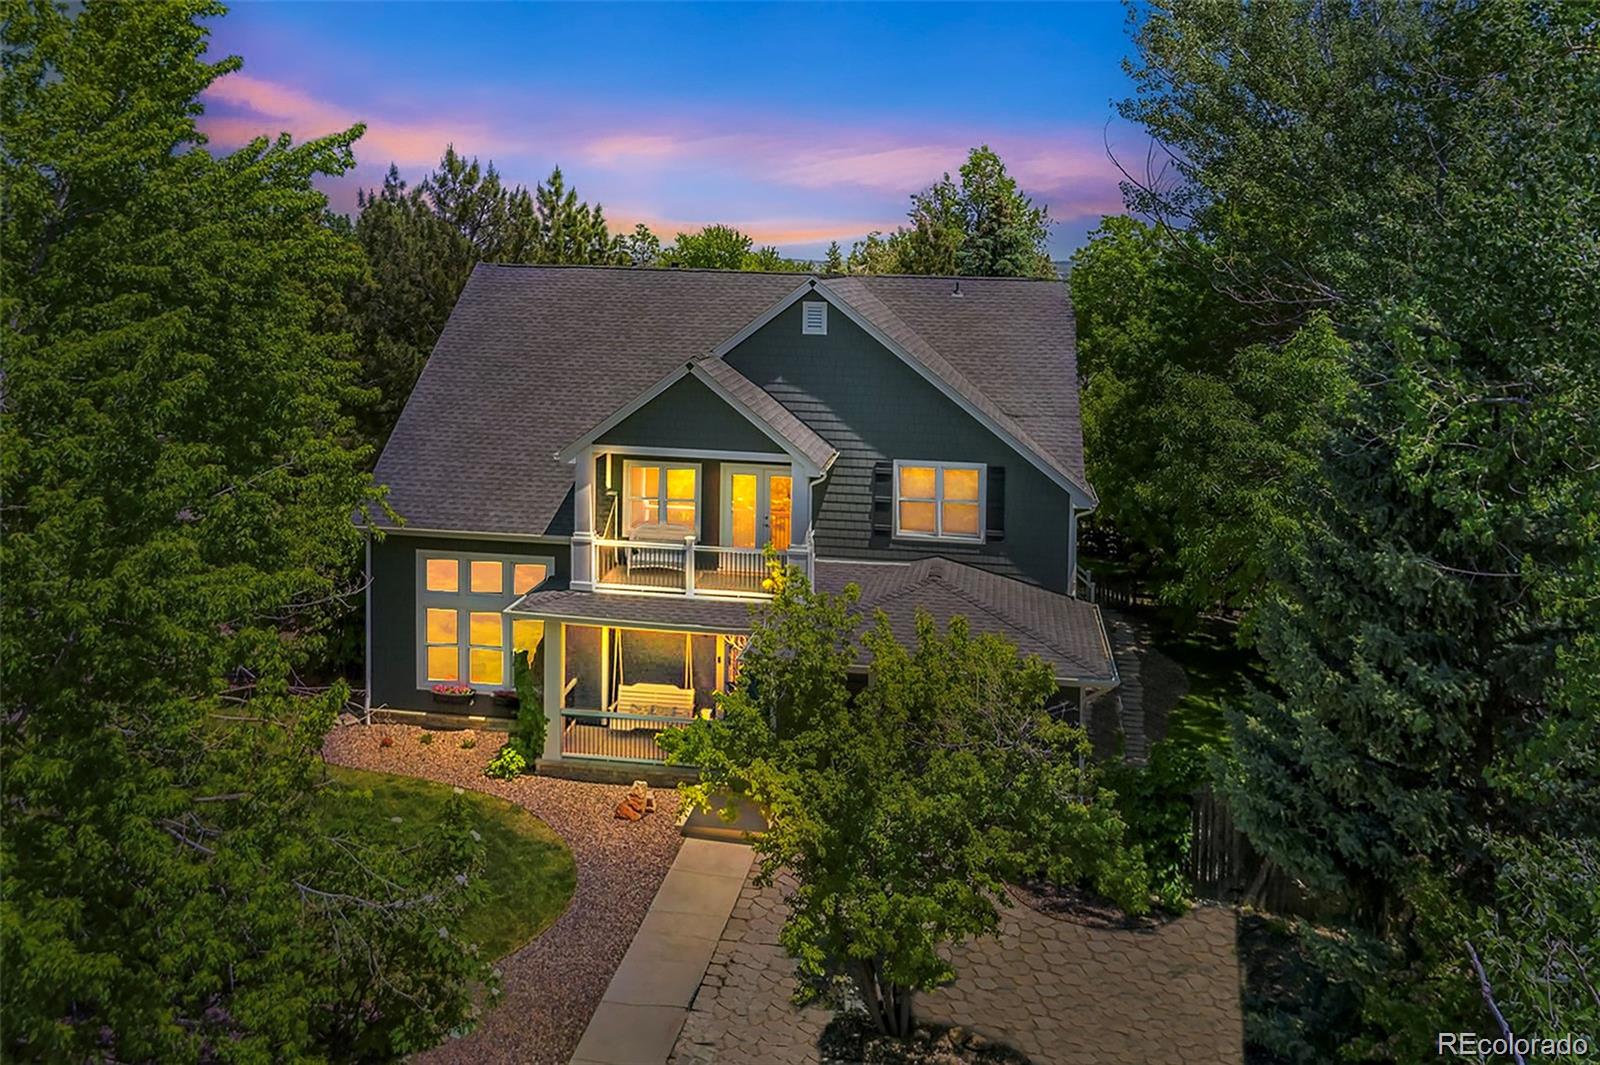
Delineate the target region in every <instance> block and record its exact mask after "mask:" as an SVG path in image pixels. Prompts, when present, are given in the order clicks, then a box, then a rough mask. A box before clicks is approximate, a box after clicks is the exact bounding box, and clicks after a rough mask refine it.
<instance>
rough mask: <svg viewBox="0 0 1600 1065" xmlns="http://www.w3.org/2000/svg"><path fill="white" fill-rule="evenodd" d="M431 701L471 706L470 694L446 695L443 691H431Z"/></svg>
mask: <svg viewBox="0 0 1600 1065" xmlns="http://www.w3.org/2000/svg"><path fill="white" fill-rule="evenodd" d="M433 701H434V702H436V703H438V704H440V705H441V706H471V705H472V696H470V695H446V694H444V693H443V692H434V693H433Z"/></svg>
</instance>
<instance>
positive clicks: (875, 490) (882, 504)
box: [872, 462, 894, 536]
mask: <svg viewBox="0 0 1600 1065" xmlns="http://www.w3.org/2000/svg"><path fill="white" fill-rule="evenodd" d="M893 534H894V463H892V462H875V463H873V464H872V535H873V536H891V535H893Z"/></svg>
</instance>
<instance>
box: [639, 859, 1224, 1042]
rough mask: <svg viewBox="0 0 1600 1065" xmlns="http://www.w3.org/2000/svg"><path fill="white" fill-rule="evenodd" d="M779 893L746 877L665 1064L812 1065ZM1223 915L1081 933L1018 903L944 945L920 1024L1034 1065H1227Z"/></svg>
mask: <svg viewBox="0 0 1600 1065" xmlns="http://www.w3.org/2000/svg"><path fill="white" fill-rule="evenodd" d="M781 890H782V885H781V884H780V885H778V886H775V887H771V888H759V887H757V886H756V885H755V882H754V871H752V874H751V878H750V879H748V880H746V882H745V887H744V891H743V892H742V893H741V895H740V898H739V901H738V902H737V903H736V904H735V906H734V910H733V914H732V916H731V917H729V919H728V923H727V926H726V928H725V930H724V932H723V936H722V939H721V941H720V942H719V943H718V945H717V949H716V952H715V953H714V955H713V956H712V960H711V964H710V967H709V968H708V969H707V971H706V976H705V979H704V981H703V982H702V983H701V985H700V990H699V993H698V994H697V995H696V996H695V1001H694V1006H693V1008H692V1009H691V1010H690V1012H689V1016H688V1019H687V1020H686V1022H685V1023H684V1026H683V1030H682V1033H681V1034H680V1035H679V1037H678V1042H677V1046H676V1047H675V1048H674V1050H673V1055H672V1057H671V1058H670V1059H669V1060H670V1061H671V1062H673V1063H675V1065H744V1063H746V1062H748V1063H751V1065H756V1063H766V1062H770V1063H774V1065H801V1063H809V1062H816V1061H818V1060H819V1056H818V1054H817V1037H818V1036H819V1035H820V1034H821V1032H822V1029H823V1027H824V1026H825V1025H826V1024H827V1021H828V1013H827V1011H826V1010H822V1009H817V1008H814V1007H813V1008H809V1009H805V1010H797V1009H795V1008H794V1007H793V1006H792V1005H790V1003H789V997H790V996H791V995H792V994H793V993H794V988H795V981H794V976H793V967H792V963H791V962H790V961H789V959H788V958H787V957H785V956H784V953H783V948H782V947H780V946H779V945H778V942H777V934H778V929H779V927H780V926H781V925H782V923H783V912H784V905H783V899H782V894H781ZM1234 923H1235V918H1234V914H1233V911H1232V910H1228V909H1224V908H1220V907H1214V906H1202V907H1199V908H1197V909H1195V910H1193V911H1191V912H1190V913H1188V914H1186V915H1185V916H1183V917H1181V918H1179V919H1178V920H1176V921H1172V922H1169V923H1167V924H1165V925H1162V926H1160V927H1157V928H1153V929H1149V930H1139V931H1123V930H1111V929H1103V928H1090V927H1085V926H1084V925H1081V924H1077V923H1074V922H1071V921H1066V920H1061V919H1058V918H1054V917H1050V916H1046V915H1045V914H1041V913H1039V912H1037V911H1036V910H1033V909H1031V908H1029V907H1028V906H1026V905H1025V904H1023V903H1021V902H1017V903H1016V904H1014V905H1013V906H1011V907H1010V908H1009V909H1008V910H1006V911H1005V912H1004V913H1003V914H1002V916H1001V929H1000V935H999V936H998V937H996V938H992V939H982V940H977V941H974V942H971V943H968V944H964V945H962V946H961V947H959V948H957V949H956V950H955V951H954V954H953V957H952V961H953V962H954V964H955V968H956V972H957V973H958V976H957V979H956V982H955V983H954V984H953V985H952V986H950V987H947V988H941V989H940V990H938V991H934V992H930V993H928V994H924V995H921V996H919V997H918V998H917V1001H916V1011H917V1015H918V1017H920V1018H921V1019H923V1020H927V1021H934V1022H938V1023H941V1024H959V1025H962V1026H964V1027H966V1028H969V1029H974V1030H977V1031H979V1032H982V1033H983V1034H985V1035H987V1036H989V1037H990V1038H993V1039H996V1040H999V1041H1001V1042H1003V1043H1007V1044H1009V1045H1010V1046H1013V1047H1015V1048H1016V1049H1018V1050H1020V1051H1022V1052H1023V1053H1025V1054H1027V1055H1028V1057H1030V1058H1031V1059H1032V1060H1033V1061H1034V1062H1035V1063H1036V1065H1080V1063H1081V1065H1124V1063H1125V1065H1148V1063H1150V1062H1158V1061H1161V1062H1166V1061H1173V1062H1176V1061H1181V1062H1184V1063H1185V1065H1238V1063H1239V1062H1240V1061H1241V1060H1242V1058H1243V1041H1244V1028H1243V1017H1242V1013H1241V1010H1240V1005H1239V963H1238V956H1237V954H1236V952H1235V949H1234Z"/></svg>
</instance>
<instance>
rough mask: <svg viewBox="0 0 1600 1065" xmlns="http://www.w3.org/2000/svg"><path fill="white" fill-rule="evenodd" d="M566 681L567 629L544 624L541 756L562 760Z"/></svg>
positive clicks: (547, 623) (560, 625)
mask: <svg viewBox="0 0 1600 1065" xmlns="http://www.w3.org/2000/svg"><path fill="white" fill-rule="evenodd" d="M566 682H567V627H566V626H565V625H563V624H562V623H561V622H559V621H555V620H550V621H546V622H545V623H544V720H545V726H544V757H545V760H546V761H551V762H559V761H560V760H561V728H562V725H563V722H562V720H561V703H562V701H563V700H562V695H561V687H562V685H564V684H565V683H566Z"/></svg>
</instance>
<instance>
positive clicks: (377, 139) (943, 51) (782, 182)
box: [201, 0, 1145, 258]
mask: <svg viewBox="0 0 1600 1065" xmlns="http://www.w3.org/2000/svg"><path fill="white" fill-rule="evenodd" d="M1127 51H1128V41H1127V33H1126V25H1125V13H1124V9H1123V8H1122V6H1121V5H1120V4H1113V3H1061V4H995V5H985V4H972V3H949V4H911V3H901V4H882V5H879V4H846V5H831V4H801V3H782V4H771V5H767V4H732V3H723V4H687V3H655V4H635V5H629V4H602V3H593V4H555V5H544V4H532V3H421V2H418V3H330V2H317V3H286V2H261V0H241V2H236V3H233V4H232V5H231V10H230V11H229V13H228V14H227V15H226V16H224V17H222V18H220V19H217V20H215V21H214V22H213V24H212V36H211V55H212V56H213V57H220V56H222V55H230V54H232V55H239V56H241V57H243V59H244V66H243V69H242V70H240V71H239V72H237V73H234V74H230V75H228V76H227V77H225V78H222V79H220V80H219V81H217V82H216V83H214V84H213V85H212V86H211V87H210V89H208V90H207V92H206V94H205V96H204V103H205V105H206V114H205V115H204V117H203V118H202V119H201V127H202V129H204V130H205V131H206V133H207V134H208V135H209V136H210V138H211V141H212V144H213V146H214V147H217V148H220V149H226V148H231V147H235V146H237V145H239V144H242V143H245V142H246V141H248V140H249V139H250V138H251V137H253V136H255V135H259V134H269V135H270V134H276V133H278V132H280V131H288V132H290V133H292V134H294V135H295V136H297V137H310V136H317V135H320V134H324V133H330V132H333V131H335V130H339V129H343V128H346V127H348V126H349V125H351V124H352V123H354V122H357V121H360V122H365V123H366V125H367V132H366V134H365V136H363V137H362V139H361V140H360V141H358V142H357V144H356V157H357V160H358V165H357V167H356V169H355V170H354V171H353V172H352V173H350V174H346V175H344V176H342V177H338V178H329V179H326V180H325V181H324V182H323V188H324V190H325V191H326V192H327V194H328V197H329V199H330V201H331V203H332V205H333V206H334V207H335V208H336V209H338V210H341V211H350V210H353V209H354V206H355V198H356V190H357V189H358V188H370V187H373V186H375V185H378V184H380V183H381V182H382V180H383V175H384V172H385V171H386V170H387V169H388V167H389V164H390V162H394V163H395V164H397V165H398V166H399V168H400V171H401V173H402V175H403V176H404V177H406V179H407V180H408V181H411V182H413V183H414V182H416V181H418V180H420V179H421V178H422V177H424V176H425V175H426V174H427V173H428V172H429V170H431V169H432V167H433V165H434V164H435V163H436V162H437V161H438V158H439V156H440V154H441V153H442V152H443V150H444V147H445V145H446V144H454V145H455V148H456V150H457V151H458V152H461V153H463V154H466V155H469V156H476V157H478V158H479V159H482V160H485V161H487V160H493V161H494V163H495V165H496V167H497V168H498V169H499V171H500V172H501V174H502V175H503V177H504V178H506V179H507V180H508V181H510V182H511V183H514V184H517V183H520V184H525V185H528V186H529V187H531V186H532V185H533V184H534V183H535V182H537V181H539V180H540V179H542V178H543V177H545V176H546V175H547V174H548V173H549V172H550V170H551V168H552V167H553V166H556V165H560V167H561V169H562V172H563V174H564V175H565V176H566V179H567V182H568V184H569V185H572V186H575V187H576V188H577V190H578V194H579V196H580V197H582V198H583V199H586V200H589V201H590V202H594V201H599V202H600V203H602V204H603V205H604V207H605V212H606V218H607V220H608V221H609V222H610V223H611V225H612V228H613V230H616V229H631V228H632V226H633V224H634V223H635V222H644V223H645V224H646V225H648V226H650V227H651V228H652V229H653V230H655V231H656V232H657V233H658V234H660V235H661V236H662V238H663V240H664V241H669V242H670V240H671V238H672V236H673V234H675V233H677V232H679V231H681V230H693V229H698V228H699V227H700V226H703V225H706V224H709V223H713V222H722V223H727V224H730V225H734V226H737V227H739V228H740V229H742V230H744V231H746V232H748V233H750V234H751V235H752V236H753V237H754V238H755V240H756V242H757V243H758V244H775V245H777V246H778V247H779V248H780V249H781V250H782V251H784V252H785V253H786V254H790V255H801V256H819V255H821V254H822V252H823V250H824V249H826V247H827V245H828V242H829V241H831V240H838V241H839V242H840V243H841V244H842V245H844V246H845V248H846V249H848V247H849V244H850V242H851V241H852V240H854V239H858V238H859V237H861V236H862V235H864V234H865V233H867V232H869V231H871V230H875V229H877V230H891V229H893V228H894V226H895V225H897V224H899V223H901V222H903V221H904V220H905V213H906V208H907V206H908V204H909V202H910V200H909V198H910V196H911V194H912V193H914V192H916V191H917V190H919V189H921V188H925V187H926V186H928V185H929V184H931V183H932V182H933V181H935V180H937V179H938V178H939V176H940V175H941V174H942V173H944V172H945V171H951V172H954V171H955V170H956V169H957V168H958V167H959V166H960V165H961V162H962V160H963V159H964V158H965V157H966V153H967V150H968V149H969V148H970V147H972V146H974V145H977V144H988V145H990V146H991V147H993V148H994V149H995V150H996V151H998V152H999V153H1000V155H1001V157H1002V158H1003V159H1004V160H1005V161H1006V163H1007V165H1008V166H1009V168H1010V169H1011V172H1012V173H1013V175H1015V176H1016V177H1017V178H1018V180H1019V181H1020V183H1021V185H1022V187H1023V189H1024V190H1025V191H1026V192H1027V193H1028V194H1029V195H1031V196H1032V197H1033V198H1034V200H1035V201H1036V202H1039V203H1043V204H1046V205H1048V207H1049V209H1050V217H1051V218H1052V219H1054V220H1055V225H1054V226H1053V228H1052V235H1051V251H1052V253H1053V255H1054V256H1055V257H1057V258H1062V257H1065V256H1066V255H1068V254H1070V252H1071V251H1072V249H1073V248H1075V247H1077V246H1078V245H1079V244H1080V243H1082V240H1083V237H1084V234H1085V233H1087V231H1088V230H1089V229H1091V228H1093V226H1094V225H1095V224H1096V223H1097V222H1098V220H1099V218H1100V216H1101V215H1103V214H1107V213H1114V212H1118V211H1120V210H1121V196H1120V194H1119V192H1118V188H1117V181H1118V177H1119V174H1118V171H1117V168H1116V163H1115V162H1114V161H1113V159H1112V158H1111V157H1110V156H1111V155H1114V156H1115V158H1116V159H1117V160H1120V161H1122V162H1123V164H1124V165H1128V164H1130V163H1133V162H1138V161H1140V160H1142V159H1143V156H1144V151H1145V147H1144V146H1145V140H1144V138H1143V135H1142V134H1141V133H1140V132H1139V131H1138V130H1137V129H1136V128H1135V127H1131V126H1129V125H1128V124H1126V123H1124V122H1123V121H1122V120H1121V119H1119V118H1118V117H1117V116H1116V112H1115V106H1114V105H1115V102H1116V101H1117V100H1120V99H1122V98H1123V97H1125V96H1127V95H1129V93H1130V90H1131V86H1130V84H1129V81H1128V79H1127V77H1126V75H1125V74H1124V73H1123V71H1122V66H1121V62H1122V58H1123V56H1124V55H1125V54H1126V53H1127ZM1108 150H1109V155H1108ZM1130 169H1131V167H1130Z"/></svg>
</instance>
